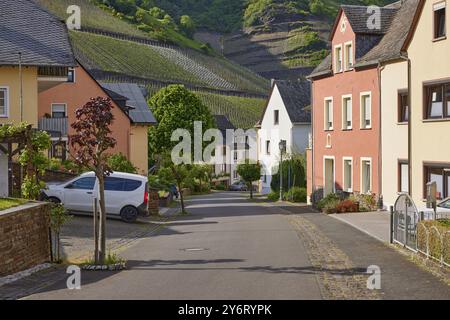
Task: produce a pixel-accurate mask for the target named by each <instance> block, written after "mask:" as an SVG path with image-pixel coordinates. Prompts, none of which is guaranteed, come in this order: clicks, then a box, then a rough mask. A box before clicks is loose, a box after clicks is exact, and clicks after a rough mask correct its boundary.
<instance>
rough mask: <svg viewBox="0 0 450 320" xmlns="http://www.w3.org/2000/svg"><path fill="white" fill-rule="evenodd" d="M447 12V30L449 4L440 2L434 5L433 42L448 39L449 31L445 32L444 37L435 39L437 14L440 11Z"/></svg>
mask: <svg viewBox="0 0 450 320" xmlns="http://www.w3.org/2000/svg"><path fill="white" fill-rule="evenodd" d="M442 9H444V10H445V19H446V21H445V28H447V2H446V1H440V2H436V3H434V4H433V40H441V39H445V38H446V37H447V30H445V31H444V32H445V35H444V36H442V37H438V38H436V37H435V35H436V34H435V33H436V29H435V28H436V20H435V12H436V11H439V10H442Z"/></svg>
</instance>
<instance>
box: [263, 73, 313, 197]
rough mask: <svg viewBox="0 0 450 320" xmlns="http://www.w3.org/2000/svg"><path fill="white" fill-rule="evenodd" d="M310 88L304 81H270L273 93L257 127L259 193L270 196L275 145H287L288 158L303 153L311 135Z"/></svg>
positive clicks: (277, 153)
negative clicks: (260, 171) (261, 167)
mask: <svg viewBox="0 0 450 320" xmlns="http://www.w3.org/2000/svg"><path fill="white" fill-rule="evenodd" d="M310 88H311V86H310V83H309V82H308V81H306V80H298V81H286V80H272V90H271V93H270V96H269V98H268V101H267V104H266V108H265V110H264V113H263V115H262V118H261V120H260V122H259V123H258V128H259V130H258V160H259V162H260V163H261V165H262V166H263V168H264V174H263V175H262V177H261V182H260V192H261V193H262V194H267V193H269V192H270V183H271V181H272V175H273V174H275V173H276V171H277V170H278V167H279V163H280V150H279V146H278V144H279V143H280V141H281V140H285V141H286V153H287V154H299V153H304V152H305V149H306V148H307V147H308V144H309V137H310V134H311V113H310V111H309V110H308V107H309V106H310V104H311V91H310V90H311V89H310Z"/></svg>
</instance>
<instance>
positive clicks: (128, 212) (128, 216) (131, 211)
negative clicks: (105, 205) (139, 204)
mask: <svg viewBox="0 0 450 320" xmlns="http://www.w3.org/2000/svg"><path fill="white" fill-rule="evenodd" d="M138 214H139V212H138V210H137V209H136V208H135V207H133V206H126V207H124V208H123V209H122V210H120V217H121V218H122V220H123V221H125V222H134V221H136V219H137V217H138Z"/></svg>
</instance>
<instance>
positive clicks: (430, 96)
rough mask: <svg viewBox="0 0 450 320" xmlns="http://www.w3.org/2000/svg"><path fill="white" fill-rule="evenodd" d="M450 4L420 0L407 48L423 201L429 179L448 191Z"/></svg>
mask: <svg viewBox="0 0 450 320" xmlns="http://www.w3.org/2000/svg"><path fill="white" fill-rule="evenodd" d="M449 6H450V4H449V3H448V1H442V0H426V1H423V0H422V1H420V5H419V9H418V10H417V12H416V15H415V17H414V27H413V28H412V29H411V31H410V33H409V36H408V39H407V42H406V43H405V46H404V48H403V49H404V50H406V51H407V52H408V57H409V59H410V61H411V73H410V77H411V78H410V81H411V90H410V91H411V108H410V109H409V113H410V114H409V115H410V119H411V121H410V124H411V130H410V146H411V148H410V160H411V161H410V165H411V166H410V172H409V176H410V182H411V183H410V185H409V188H410V192H411V195H412V197H413V199H414V201H415V202H416V204H417V205H418V206H419V207H423V206H424V198H425V190H426V183H427V182H429V181H435V182H436V183H437V195H438V198H446V197H449V196H450V148H449V141H450V39H449V38H448V35H449V34H450V26H449V23H448V22H449V21H448V17H449V15H450V11H449Z"/></svg>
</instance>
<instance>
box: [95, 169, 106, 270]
mask: <svg viewBox="0 0 450 320" xmlns="http://www.w3.org/2000/svg"><path fill="white" fill-rule="evenodd" d="M99 171H101V172H99V175H98V176H97V178H98V197H99V202H100V208H99V209H100V219H99V220H100V221H99V238H100V250H99V254H98V255H99V263H100V264H104V263H105V257H106V208H105V178H104V176H103V169H102V170H99Z"/></svg>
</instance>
